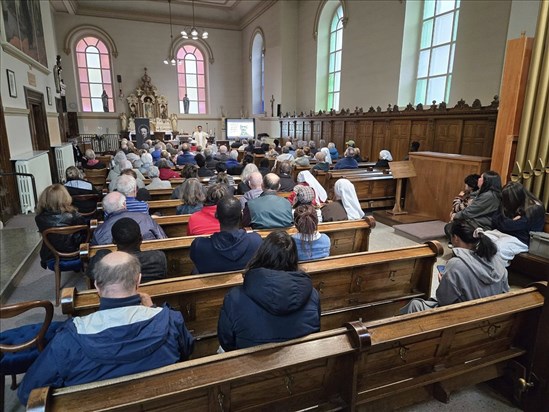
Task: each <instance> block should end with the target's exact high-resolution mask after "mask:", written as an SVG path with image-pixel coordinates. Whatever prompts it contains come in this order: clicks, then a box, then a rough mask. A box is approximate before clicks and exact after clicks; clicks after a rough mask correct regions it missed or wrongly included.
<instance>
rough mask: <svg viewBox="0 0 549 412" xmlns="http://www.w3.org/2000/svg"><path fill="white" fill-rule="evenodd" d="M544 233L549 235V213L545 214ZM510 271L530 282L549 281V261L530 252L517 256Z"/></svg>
mask: <svg viewBox="0 0 549 412" xmlns="http://www.w3.org/2000/svg"><path fill="white" fill-rule="evenodd" d="M543 231H544V232H545V233H549V213H546V214H545V224H544V227H543ZM509 270H510V271H511V272H514V273H517V274H519V275H521V276H523V277H524V278H526V279H527V280H528V281H538V280H542V281H543V280H544V281H549V259H547V258H544V257H542V256H536V255H533V254H531V253H528V252H527V253H519V254H518V255H516V256H515V257H514V259H513V260H512V261H511V265H510V267H509Z"/></svg>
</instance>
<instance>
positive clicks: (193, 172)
mask: <svg viewBox="0 0 549 412" xmlns="http://www.w3.org/2000/svg"><path fill="white" fill-rule="evenodd" d="M181 177H182V178H183V179H184V180H183V182H182V183H181V184H180V185H179V186H177V187H176V188H175V189H174V190H173V192H172V196H171V198H172V199H181V191H182V190H183V183H185V179H191V178H198V168H197V167H196V166H195V165H192V164H186V165H184V166H183V168H182V169H181Z"/></svg>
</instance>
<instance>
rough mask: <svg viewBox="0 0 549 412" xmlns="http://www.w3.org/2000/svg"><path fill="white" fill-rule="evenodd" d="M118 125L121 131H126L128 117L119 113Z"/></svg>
mask: <svg viewBox="0 0 549 412" xmlns="http://www.w3.org/2000/svg"><path fill="white" fill-rule="evenodd" d="M120 125H121V126H122V130H123V131H126V129H127V128H128V116H126V113H120Z"/></svg>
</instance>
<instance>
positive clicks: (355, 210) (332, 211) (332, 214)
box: [321, 178, 364, 222]
mask: <svg viewBox="0 0 549 412" xmlns="http://www.w3.org/2000/svg"><path fill="white" fill-rule="evenodd" d="M334 196H335V199H334V200H333V201H332V202H329V203H328V204H326V205H324V207H323V208H322V209H321V210H322V221H323V222H337V221H340V220H358V219H362V218H363V217H364V211H363V210H362V208H361V207H360V202H359V201H358V197H357V195H356V190H355V186H354V185H353V184H352V183H351V182H350V181H349V180H348V179H343V178H341V179H338V180H337V181H336V183H335V185H334Z"/></svg>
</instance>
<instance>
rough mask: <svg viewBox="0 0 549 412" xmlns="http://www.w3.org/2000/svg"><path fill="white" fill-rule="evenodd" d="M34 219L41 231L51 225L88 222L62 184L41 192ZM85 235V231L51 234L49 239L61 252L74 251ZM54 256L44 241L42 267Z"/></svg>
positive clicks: (41, 257)
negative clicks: (69, 233) (71, 233)
mask: <svg viewBox="0 0 549 412" xmlns="http://www.w3.org/2000/svg"><path fill="white" fill-rule="evenodd" d="M34 220H35V222H36V226H38V231H39V232H40V233H42V232H43V231H44V230H46V229H49V228H51V227H64V226H76V225H85V224H86V221H85V219H84V218H83V217H82V216H81V215H80V214H79V213H78V212H77V211H76V208H75V207H74V206H72V199H71V195H70V194H69V192H68V191H67V189H66V188H65V187H64V186H63V185H60V184H54V185H51V186H48V187H46V188H45V189H44V191H43V192H42V193H41V194H40V198H39V199H38V206H36V217H35V218H34ZM85 235H86V233H85V232H78V233H75V234H73V235H51V236H49V239H50V242H51V243H52V244H53V246H54V247H55V249H56V250H58V251H59V252H74V251H75V250H78V248H79V246H80V243H82V242H84V240H85ZM54 258H55V257H54V255H53V253H52V252H51V251H50V250H49V249H48V248H47V247H46V245H45V244H44V243H43V242H42V248H41V249H40V264H41V265H42V267H43V268H46V264H47V262H48V261H49V260H52V259H54Z"/></svg>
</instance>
